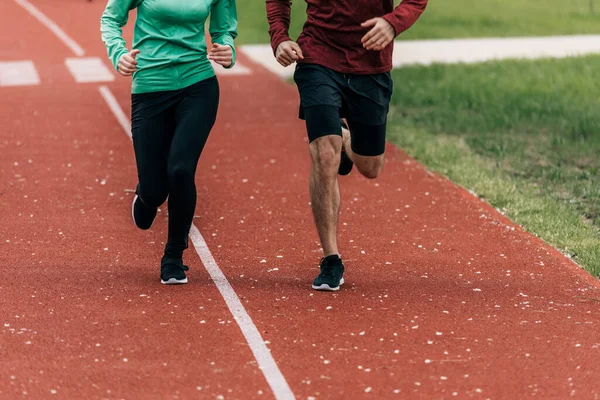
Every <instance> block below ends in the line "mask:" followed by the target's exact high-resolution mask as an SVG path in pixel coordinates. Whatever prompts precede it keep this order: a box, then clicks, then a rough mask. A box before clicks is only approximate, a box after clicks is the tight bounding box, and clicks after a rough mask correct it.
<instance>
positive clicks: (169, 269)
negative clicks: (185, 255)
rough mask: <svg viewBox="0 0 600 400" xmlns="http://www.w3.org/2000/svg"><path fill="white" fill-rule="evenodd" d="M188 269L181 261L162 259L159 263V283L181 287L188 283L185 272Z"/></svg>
mask: <svg viewBox="0 0 600 400" xmlns="http://www.w3.org/2000/svg"><path fill="white" fill-rule="evenodd" d="M188 270H189V268H188V267H187V266H185V265H183V261H181V260H176V259H168V258H167V259H165V258H163V260H162V262H161V263H160V283H162V284H163V285H182V284H184V283H188V279H187V276H186V275H185V271H188Z"/></svg>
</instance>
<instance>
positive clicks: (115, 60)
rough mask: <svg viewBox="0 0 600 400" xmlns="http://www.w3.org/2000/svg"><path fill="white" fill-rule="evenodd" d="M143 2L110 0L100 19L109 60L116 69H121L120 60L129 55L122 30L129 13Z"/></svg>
mask: <svg viewBox="0 0 600 400" xmlns="http://www.w3.org/2000/svg"><path fill="white" fill-rule="evenodd" d="M142 1H143V0H108V4H107V5H106V9H105V10H104V12H103V13H102V18H101V19H100V31H101V32H102V41H103V42H104V45H105V46H106V51H107V52H108V58H109V59H110V61H111V62H112V64H113V67H114V68H115V69H118V68H119V60H120V59H121V57H122V56H123V54H127V53H128V50H127V46H126V43H125V39H123V30H122V28H123V27H124V26H125V25H126V24H127V20H128V19H129V11H131V10H133V9H134V8H136V7H137V6H138V5H139V4H140V3H141V2H142Z"/></svg>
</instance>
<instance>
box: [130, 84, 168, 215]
mask: <svg viewBox="0 0 600 400" xmlns="http://www.w3.org/2000/svg"><path fill="white" fill-rule="evenodd" d="M131 97H132V102H131V103H132V105H131V133H132V139H133V148H134V151H135V160H136V164H137V170H138V182H139V186H138V189H137V195H138V196H139V197H140V199H141V200H142V203H143V205H144V206H146V207H147V208H148V209H154V212H156V208H158V207H159V206H160V205H161V204H163V203H164V202H165V200H166V199H167V196H168V195H169V182H168V178H167V162H168V157H169V150H170V147H171V141H172V139H173V135H174V133H175V105H176V101H177V93H176V92H153V93H142V94H133V95H132V96H131Z"/></svg>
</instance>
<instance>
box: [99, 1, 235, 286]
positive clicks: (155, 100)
mask: <svg viewBox="0 0 600 400" xmlns="http://www.w3.org/2000/svg"><path fill="white" fill-rule="evenodd" d="M133 9H136V10H137V19H136V21H135V29H134V35H133V45H132V50H128V49H127V47H126V43H125V40H124V39H123V35H122V30H121V28H122V27H123V26H125V25H126V24H127V20H128V15H129V12H130V11H131V10H133ZM209 14H210V28H209V32H210V35H211V38H212V48H211V49H210V51H208V50H207V45H206V39H205V35H204V27H205V22H206V20H207V19H208V17H209ZM101 31H102V40H103V41H104V44H105V45H106V49H107V51H108V56H109V58H110V60H111V62H112V63H113V65H114V67H115V69H116V70H117V71H118V72H119V73H120V74H121V75H123V76H130V75H133V83H132V95H131V108H132V110H131V131H132V136H133V148H134V151H135V158H136V164H137V171H138V185H137V189H136V195H135V197H134V199H133V204H132V215H133V220H134V222H135V224H136V225H137V227H138V228H140V229H149V228H150V227H151V226H152V223H153V222H154V219H155V217H156V212H157V209H158V207H159V206H160V205H162V204H163V203H164V202H165V201H166V200H167V197H168V199H169V202H168V209H169V227H168V232H169V233H168V239H167V244H166V246H165V252H164V256H163V258H162V261H161V273H160V278H161V282H162V283H163V284H182V283H187V281H188V280H187V277H186V274H185V271H187V270H188V267H187V266H185V265H183V251H184V250H185V249H186V248H187V247H188V234H189V231H190V227H191V225H192V220H193V217H194V211H195V208H196V185H195V182H194V178H195V175H196V167H197V165H198V160H199V158H200V154H201V153H202V149H203V148H204V145H205V144H206V140H207V139H208V135H209V133H210V131H211V129H212V127H213V125H214V123H215V120H216V116H217V109H218V105H219V84H218V81H217V79H216V77H215V72H214V70H213V67H212V65H211V62H210V60H212V61H213V62H215V63H216V64H220V65H221V66H223V67H225V68H231V67H233V65H234V64H235V48H234V45H233V41H234V39H235V37H236V36H237V12H236V5H235V0H194V1H187V0H186V1H181V0H109V1H108V4H107V6H106V9H105V10H104V13H103V14H102V19H101Z"/></svg>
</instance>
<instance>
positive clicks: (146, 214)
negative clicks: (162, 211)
mask: <svg viewBox="0 0 600 400" xmlns="http://www.w3.org/2000/svg"><path fill="white" fill-rule="evenodd" d="M139 188H140V185H138V187H137V188H136V189H135V197H134V198H133V203H132V204H131V217H132V218H133V222H135V225H136V226H137V227H138V228H140V229H144V230H146V229H150V228H151V227H152V223H153V222H154V219H155V218H156V212H157V210H158V209H157V208H154V207H148V206H147V205H145V204H144V202H143V201H142V199H141V198H140V196H138V191H139Z"/></svg>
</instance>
